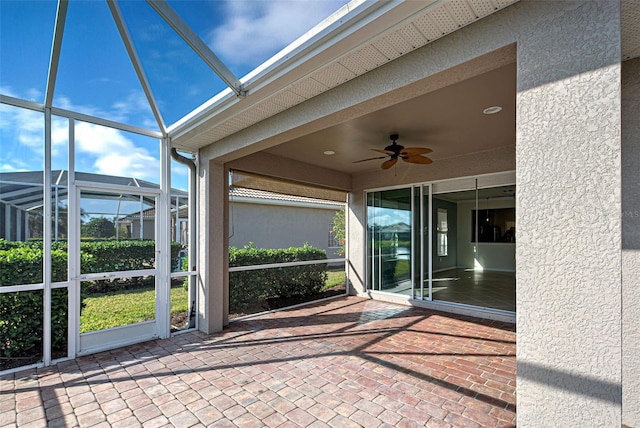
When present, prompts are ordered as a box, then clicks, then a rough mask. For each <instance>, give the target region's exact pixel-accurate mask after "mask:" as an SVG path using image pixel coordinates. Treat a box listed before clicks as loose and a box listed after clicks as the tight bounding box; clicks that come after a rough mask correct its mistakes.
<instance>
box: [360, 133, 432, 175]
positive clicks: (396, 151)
mask: <svg viewBox="0 0 640 428" xmlns="http://www.w3.org/2000/svg"><path fill="white" fill-rule="evenodd" d="M389 138H390V139H391V145H389V146H387V147H385V148H384V149H371V150H373V151H376V152H380V153H383V154H384V155H385V156H377V157H375V158H368V159H361V160H358V161H355V162H353V163H358V162H366V161H370V160H375V159H385V158H386V157H387V156H388V157H389V159H387V160H386V161H384V162H382V169H389V168H391V167H392V166H393V165H395V164H396V162H398V159H402V160H403V161H405V162H409V163H420V164H430V163H431V162H433V161H432V160H431V159H429V158H428V157H425V156H422V155H424V154H427V153H431V152H432V151H433V150H431V149H428V148H426V147H404V146H401V145H400V144H398V143H396V141H397V140H398V138H399V135H398V134H391V135H389Z"/></svg>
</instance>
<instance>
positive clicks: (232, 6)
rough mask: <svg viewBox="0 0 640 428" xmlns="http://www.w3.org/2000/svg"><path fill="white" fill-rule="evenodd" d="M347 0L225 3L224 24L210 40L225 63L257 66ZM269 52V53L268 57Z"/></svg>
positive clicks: (241, 1) (280, 0)
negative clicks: (256, 62) (256, 58)
mask: <svg viewBox="0 0 640 428" xmlns="http://www.w3.org/2000/svg"><path fill="white" fill-rule="evenodd" d="M344 3H345V2H344V1H329V0H324V1H317V0H297V1H296V0H287V1H283V0H270V1H255V0H253V1H252V0H248V1H247V0H234V1H229V2H226V3H225V6H226V7H225V16H224V17H223V20H224V24H222V25H221V26H219V27H217V28H215V29H213V30H212V31H211V32H210V33H209V37H208V38H207V43H208V44H209V46H210V47H211V49H212V50H213V52H215V53H216V55H219V56H220V57H222V58H223V59H224V62H225V63H228V64H236V65H253V66H255V65H256V64H255V57H258V58H261V61H260V62H262V61H264V60H266V59H268V58H269V57H271V56H272V55H274V54H275V53H277V52H278V51H280V50H281V49H282V48H284V47H285V46H287V45H289V44H290V43H291V42H293V41H294V40H296V39H297V38H298V37H300V36H302V35H303V34H305V33H306V32H307V31H309V30H310V29H311V28H313V27H314V26H315V25H316V24H318V23H320V22H321V21H322V20H323V19H324V18H326V17H328V16H329V15H330V14H332V13H333V12H335V11H336V10H338V9H339V8H340V7H341V6H342V5H343V4H344ZM265 55H267V56H266V57H265Z"/></svg>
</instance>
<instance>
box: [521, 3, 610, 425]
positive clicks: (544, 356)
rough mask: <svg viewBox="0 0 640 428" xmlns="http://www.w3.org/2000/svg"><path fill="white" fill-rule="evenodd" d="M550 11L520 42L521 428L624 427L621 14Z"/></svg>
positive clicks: (601, 9) (584, 6)
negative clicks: (546, 427)
mask: <svg viewBox="0 0 640 428" xmlns="http://www.w3.org/2000/svg"><path fill="white" fill-rule="evenodd" d="M548 3H550V4H548ZM548 3H543V8H546V9H549V11H548V12H549V15H548V16H545V17H541V19H539V20H537V21H536V25H535V26H534V27H530V28H526V29H523V33H522V35H521V37H519V41H518V90H517V104H516V106H517V113H516V131H517V145H516V175H517V197H516V199H517V204H518V205H517V207H518V209H517V212H516V217H517V224H518V242H517V245H516V269H517V289H516V290H517V291H516V301H517V325H518V339H517V340H518V349H517V373H518V381H517V395H518V425H519V426H611V427H613V426H620V424H621V399H622V398H621V355H622V353H621V340H622V338H621V329H620V325H621V324H620V323H621V263H620V251H621V235H620V149H621V141H620V117H621V107H620V64H619V59H620V22H619V19H620V9H619V4H617V3H616V2H578V3H573V4H572V3H570V2H566V3H561V4H560V3H558V2H555V3H554V2H548ZM553 9H556V10H553ZM552 403H553V404H552Z"/></svg>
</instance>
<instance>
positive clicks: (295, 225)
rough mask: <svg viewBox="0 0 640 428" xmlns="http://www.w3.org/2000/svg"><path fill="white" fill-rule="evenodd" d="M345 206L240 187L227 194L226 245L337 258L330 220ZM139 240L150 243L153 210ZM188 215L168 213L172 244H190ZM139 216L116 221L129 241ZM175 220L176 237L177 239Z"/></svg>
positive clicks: (137, 227) (146, 213) (135, 234)
mask: <svg viewBox="0 0 640 428" xmlns="http://www.w3.org/2000/svg"><path fill="white" fill-rule="evenodd" d="M341 207H344V204H340V203H337V202H331V201H323V200H320V199H313V198H306V197H302V196H290V195H284V194H279V193H273V192H266V191H262V190H252V189H245V188H239V187H232V188H230V189H229V223H230V224H229V245H231V246H234V247H237V248H242V247H244V246H245V245H249V244H250V243H252V244H253V245H254V246H256V247H258V248H289V247H301V246H302V245H304V244H305V243H307V244H309V245H311V246H313V247H315V248H319V249H322V250H325V251H326V252H327V257H328V258H336V257H338V254H337V253H338V252H339V251H340V247H341V244H340V243H339V242H337V241H336V240H335V239H332V237H333V235H332V233H333V231H332V224H333V217H334V216H335V214H336V212H337V211H338V210H339V209H340V208H341ZM142 214H143V219H144V221H143V238H144V239H154V228H153V225H154V222H155V220H156V215H155V209H147V210H144V211H143V213H142ZM187 218H188V212H187V207H186V206H181V207H180V210H179V211H178V216H177V217H176V210H175V209H173V210H172V211H171V230H172V233H171V236H172V240H174V241H177V242H180V243H182V244H184V245H186V244H187V242H188V226H187ZM139 219H140V213H131V214H128V215H126V216H124V217H122V218H119V219H118V224H120V225H123V226H126V227H127V230H128V232H129V237H132V238H135V237H138V236H139V235H140V220H139ZM176 221H177V222H178V224H180V229H179V230H180V232H179V233H178V235H176V232H175V231H176V229H175V225H176Z"/></svg>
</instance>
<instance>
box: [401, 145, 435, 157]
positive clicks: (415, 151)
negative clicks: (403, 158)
mask: <svg viewBox="0 0 640 428" xmlns="http://www.w3.org/2000/svg"><path fill="white" fill-rule="evenodd" d="M432 151H433V150H431V149H429V148H427V147H405V148H404V149H403V150H402V151H401V152H400V154H402V155H407V156H415V155H424V154H427V153H431V152H432Z"/></svg>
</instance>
